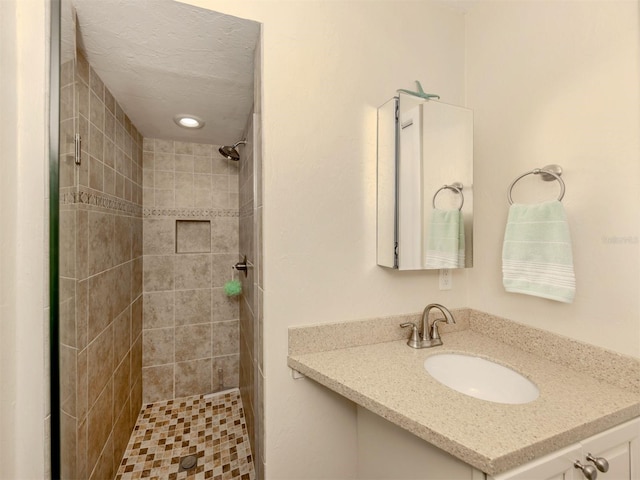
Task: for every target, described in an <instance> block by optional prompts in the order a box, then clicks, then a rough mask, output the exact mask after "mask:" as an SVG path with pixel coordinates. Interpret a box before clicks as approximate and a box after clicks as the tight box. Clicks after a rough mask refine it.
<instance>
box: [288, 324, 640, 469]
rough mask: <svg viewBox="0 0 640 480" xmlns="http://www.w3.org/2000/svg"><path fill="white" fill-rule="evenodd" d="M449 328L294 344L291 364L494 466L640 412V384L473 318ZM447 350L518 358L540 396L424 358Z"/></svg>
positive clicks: (509, 464) (513, 362) (477, 463)
mask: <svg viewBox="0 0 640 480" xmlns="http://www.w3.org/2000/svg"><path fill="white" fill-rule="evenodd" d="M299 328H300V331H301V330H303V329H304V327H299ZM311 328H313V327H311ZM525 328H526V327H525ZM442 331H443V333H442V339H443V342H444V345H442V346H440V347H435V348H427V349H419V350H417V349H412V348H410V347H408V346H407V344H406V340H393V341H386V342H381V343H374V344H368V345H356V346H346V347H345V346H340V347H339V348H335V349H327V350H324V351H311V352H302V351H295V350H296V349H295V348H294V349H293V350H294V351H290V355H289V357H288V364H289V366H290V367H291V368H293V369H294V370H297V371H299V372H300V373H302V374H304V375H306V376H307V377H309V378H311V379H313V380H315V381H316V382H318V383H320V384H322V385H324V386H325V387H327V388H329V389H331V390H334V391H335V392H337V393H339V394H341V395H343V396H344V397H346V398H348V399H350V400H351V401H353V402H355V403H356V404H358V405H361V406H362V407H364V408H367V409H368V410H370V411H372V412H374V413H376V414H378V415H380V416H381V417H383V418H385V419H387V420H389V421H391V422H392V423H394V424H396V425H398V426H400V427H402V428H404V429H405V430H408V431H410V432H412V433H413V434H415V435H417V436H418V437H420V438H422V439H424V440H426V441H427V442H429V443H431V444H432V445H435V446H436V447H438V448H440V449H442V450H444V451H446V452H448V453H450V454H451V455H454V456H455V457H457V458H459V459H461V460H463V461H464V462H466V463H468V464H470V465H472V466H474V467H475V468H477V469H479V470H481V471H483V472H485V473H488V474H490V475H495V474H498V473H501V472H503V471H506V470H509V469H511V468H514V467H516V466H519V465H522V464H524V463H526V462H528V461H531V460H533V459H535V458H538V457H540V456H542V455H545V454H547V453H550V452H553V451H555V450H559V449H561V448H563V447H566V446H568V445H570V444H572V443H575V442H578V441H580V440H582V439H584V438H586V437H589V436H591V435H593V434H596V433H598V432H601V431H603V430H606V429H607V428H610V427H613V426H615V425H618V424H620V423H622V422H624V421H626V420H629V419H631V418H634V417H637V416H640V395H639V394H638V392H637V390H636V389H635V388H622V387H621V386H620V385H619V383H618V385H617V386H616V385H613V384H610V383H605V381H603V380H602V379H598V378H596V377H594V376H592V375H590V374H588V373H586V372H584V371H580V369H579V368H578V369H574V368H569V367H568V366H565V365H562V364H561V363H557V362H554V361H550V360H548V359H547V358H546V357H545V356H543V355H536V354H533V353H530V352H527V351H525V350H523V349H520V348H518V347H517V346H514V345H509V344H508V343H503V342H501V341H497V340H495V339H493V338H492V337H490V336H487V335H484V334H482V333H479V332H478V331H476V330H473V329H472V328H466V329H463V330H459V331H450V332H449V333H444V329H442ZM404 333H406V332H404ZM545 335H546V334H545ZM290 338H291V335H290ZM589 348H592V347H589ZM445 352H456V353H463V354H470V355H477V356H481V357H485V358H488V359H491V360H494V361H497V362H498V363H502V364H504V365H506V366H509V367H511V368H512V369H514V370H516V371H518V372H520V373H521V374H523V375H524V376H526V377H528V378H529V379H530V380H532V381H533V382H534V383H535V384H536V385H537V386H538V388H539V390H540V396H539V397H538V398H537V399H536V400H534V401H533V402H530V403H526V404H519V405H511V404H500V403H493V402H488V401H484V400H479V399H476V398H472V397H469V396H467V395H464V394H462V393H458V392H456V391H455V390H452V389H450V388H448V387H446V386H444V385H442V384H441V383H439V382H438V381H437V380H435V379H434V378H432V377H431V376H430V375H429V374H428V373H427V372H426V371H425V370H424V367H423V364H424V360H425V359H426V358H427V357H428V356H430V355H437V354H440V353H445ZM550 357H553V355H550ZM627 364H628V363H627ZM630 365H631V366H630V371H631V373H632V374H633V373H637V371H636V365H635V364H634V362H633V361H631V363H630ZM618 373H620V374H623V375H625V374H628V373H629V371H625V372H618ZM614 374H615V372H614ZM601 376H602V375H601ZM612 383H615V382H612Z"/></svg>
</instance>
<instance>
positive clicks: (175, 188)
mask: <svg viewBox="0 0 640 480" xmlns="http://www.w3.org/2000/svg"><path fill="white" fill-rule="evenodd" d="M86 4H90V2H87V1H86V0H85V6H84V8H87V5H86ZM78 23H79V22H78V17H77V16H76V13H75V9H74V5H73V4H72V3H71V2H70V1H66V0H62V2H61V12H60V37H61V41H60V65H59V68H60V84H59V87H60V88H59V98H60V100H59V105H60V116H59V125H57V126H56V127H59V152H58V158H57V159H56V160H55V161H53V162H52V165H51V173H52V175H51V178H52V183H51V189H52V194H51V199H52V207H51V212H52V215H51V232H52V234H51V269H52V281H51V296H52V304H54V302H55V303H56V305H57V306H58V308H52V309H51V313H52V318H51V332H52V338H51V352H52V359H51V368H52V386H51V387H52V388H51V406H52V474H53V478H82V479H101V480H102V479H110V478H114V477H115V476H116V475H117V474H119V475H122V478H127V476H126V475H127V474H129V473H131V472H134V471H138V469H139V468H142V463H144V461H143V459H142V458H141V457H139V456H136V454H135V453H131V452H132V451H131V449H129V450H127V446H128V444H130V440H133V437H131V434H132V431H133V430H134V426H135V425H136V422H138V421H143V420H142V418H139V414H140V412H141V409H143V408H144V409H145V412H155V411H156V410H158V409H161V410H162V411H163V412H166V411H169V410H171V411H172V412H174V413H175V412H177V413H176V414H178V415H183V414H184V415H186V414H187V410H189V411H191V410H190V409H193V408H196V407H195V405H197V406H198V407H197V408H199V409H202V410H203V412H207V413H205V414H204V415H205V418H207V419H208V421H207V423H206V424H205V425H204V426H205V427H206V428H205V430H203V433H202V435H201V436H202V438H208V439H209V440H211V441H212V442H213V441H214V439H212V438H211V436H212V435H216V432H218V433H220V429H218V428H216V427H215V426H213V425H212V424H211V421H212V420H211V419H214V418H218V416H217V413H218V410H219V409H221V408H222V409H223V410H224V409H225V408H226V407H221V405H224V404H225V402H229V405H238V404H240V405H241V406H243V408H240V409H239V410H238V409H235V410H234V409H231V407H229V409H230V410H229V411H233V415H236V416H237V415H240V414H241V416H242V420H241V421H239V422H240V423H239V424H240V425H242V426H243V429H241V432H240V433H242V430H244V433H243V434H244V435H246V438H247V442H246V450H243V452H245V451H246V452H249V453H248V455H244V458H245V460H244V462H245V463H244V465H245V467H243V468H245V470H242V469H241V468H240V467H238V469H237V473H238V477H237V478H245V477H244V476H243V475H248V473H247V470H246V468H248V467H247V464H248V462H250V461H251V460H252V458H253V459H254V460H255V459H256V458H257V459H258V460H256V461H255V463H256V469H255V478H262V472H261V468H260V466H261V464H262V462H261V461H260V458H261V456H262V453H261V452H260V444H261V442H260V440H259V439H260V438H261V435H262V431H263V429H262V425H263V415H262V411H261V408H260V405H261V398H262V393H261V390H262V382H261V381H259V380H260V378H262V375H261V374H260V369H261V353H262V348H261V338H262V337H261V333H260V332H261V315H260V312H261V310H262V309H261V303H262V298H263V286H262V276H261V269H262V261H261V247H260V245H261V239H260V238H259V236H260V235H259V234H260V232H261V228H260V222H261V218H262V215H261V211H262V202H261V188H260V187H259V184H260V183H261V173H260V172H261V142H260V102H259V101H254V107H253V109H252V111H251V112H250V113H249V115H248V118H247V119H246V126H245V128H244V129H243V131H242V132H241V133H242V135H243V137H242V138H245V139H246V140H242V141H240V142H238V143H236V144H235V145H233V147H219V145H213V144H209V143H204V142H201V141H192V142H190V141H184V140H177V139H172V138H154V137H152V136H145V135H144V134H143V133H142V131H141V130H139V129H138V127H137V126H136V122H135V121H134V120H132V119H131V118H132V117H133V113H135V112H130V111H127V106H126V105H125V104H123V103H122V102H121V101H120V100H119V98H117V95H115V94H114V93H113V92H112V89H111V87H110V85H109V84H108V83H107V82H106V81H104V80H103V78H102V77H101V75H100V73H99V72H98V70H97V69H96V68H95V67H94V65H92V62H91V60H90V58H91V57H90V55H87V53H86V52H85V51H84V49H83V44H84V40H83V38H82V33H81V30H80V29H79V27H78ZM254 56H255V58H257V59H258V60H257V61H255V65H260V62H259V56H260V45H259V43H258V44H257V46H256V49H255V54H254ZM259 85H260V75H259V72H254V90H255V91H258V90H259ZM254 98H255V95H254ZM137 115H138V116H139V113H137ZM240 145H243V146H244V147H243V148H242V149H238V147H239V146H240ZM223 148H224V151H225V152H226V153H224V154H223V153H222V151H223ZM236 157H237V158H236ZM230 160H231V161H230ZM245 255H246V257H247V265H248V270H247V275H246V276H245V275H241V276H239V280H240V281H241V287H242V294H241V295H240V296H237V297H229V296H227V295H225V291H224V284H225V283H226V282H227V281H229V280H230V279H231V278H233V276H234V275H236V278H238V276H237V273H236V274H234V270H233V269H232V267H233V265H234V264H236V263H237V262H238V261H240V260H241V258H242V257H244V256H245ZM229 389H235V390H231V391H230V390H229ZM217 391H222V393H221V394H220V395H218V396H216V395H213V394H215V392H217ZM234 392H235V393H234ZM234 395H235V396H236V397H237V398H236V397H234ZM187 406H188V407H187ZM154 408H155V409H156V410H154ZM234 408H235V407H234ZM181 418H183V417H181ZM184 418H187V417H184ZM235 420H238V418H234V421H235ZM184 421H187V420H184ZM188 421H189V422H193V424H194V426H195V424H196V423H197V419H196V420H193V419H191V420H188ZM225 421H226V420H223V423H224V422H225ZM181 423H182V422H181ZM140 428H142V427H140V426H139V428H138V431H139V429H140ZM144 428H145V429H152V428H155V427H153V426H151V425H149V424H144ZM194 428H195V427H194ZM233 435H239V433H234V434H233ZM185 441H186V440H184V441H183V442H182V444H181V445H180V448H182V450H180V451H179V452H178V450H176V455H178V456H180V457H181V458H182V457H186V456H195V457H194V458H195V459H196V460H195V462H194V464H193V465H191V466H189V465H187V463H189V462H187V463H185V465H182V464H180V467H183V466H188V467H189V468H199V469H200V471H206V472H210V471H211V472H213V470H203V469H204V468H208V467H205V466H204V464H203V463H202V462H203V461H204V459H205V458H206V459H209V460H210V459H213V458H214V456H215V455H216V454H215V453H214V452H213V450H212V448H213V447H212V446H211V442H209V443H207V442H199V441H198V439H197V438H194V439H193V442H192V443H191V444H189V445H184V442H185ZM135 443H136V442H132V443H131V445H129V446H130V447H131V446H132V445H133V444H135ZM178 443H179V442H176V448H178ZM214 443H215V442H214ZM192 449H195V450H194V452H195V453H191V454H185V455H183V453H185V452H187V453H188V452H190V451H191V450H192ZM138 453H139V452H138ZM218 455H219V454H218ZM247 458H248V459H247ZM141 462H142V463H141ZM198 462H200V463H198ZM171 468H172V467H171ZM220 468H222V467H220ZM225 468H231V466H230V464H227V466H226V467H225ZM126 469H129V470H128V472H127V471H126ZM234 471H235V470H234ZM252 472H253V471H252ZM252 474H253V473H252ZM251 478H254V477H251Z"/></svg>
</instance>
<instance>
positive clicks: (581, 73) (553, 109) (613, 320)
mask: <svg viewBox="0 0 640 480" xmlns="http://www.w3.org/2000/svg"><path fill="white" fill-rule="evenodd" d="M639 45H640V30H639V12H638V2H636V1H628V2H619V1H606V2H593V1H589V2H580V1H576V2H563V1H551V2H539V1H519V2H476V3H474V4H473V6H472V7H471V8H470V10H469V12H468V14H467V62H468V63H467V95H468V97H467V104H468V106H469V107H470V108H472V109H474V112H475V136H476V141H475V174H476V177H475V178H476V179H475V183H476V185H477V188H476V190H475V191H476V192H477V194H476V204H475V220H476V231H475V252H476V256H475V259H476V260H475V264H474V268H473V269H472V270H470V271H469V306H470V307H474V308H478V309H480V310H484V311H488V312H491V313H494V314H498V315H502V316H505V317H507V318H511V319H513V320H517V321H520V322H523V323H526V324H529V325H532V326H537V327H540V328H543V329H545V330H550V331H553V332H556V333H559V334H563V335H567V336H569V337H572V338H575V339H578V340H582V341H585V342H588V343H592V344H596V345H600V346H603V347H606V348H609V349H612V350H615V351H618V352H622V353H627V354H631V355H635V356H640V307H639V305H640V304H639V298H640V275H639V273H638V272H639V270H640V269H639V266H640V264H639V259H640V258H639V251H640V243H639V236H640V215H639V214H638V211H639V210H638V209H639V207H638V206H639V205H640V202H639V200H640V158H639V157H640V140H639V138H640V134H639V132H640V109H639V104H640V99H639V98H638V93H639V87H638V85H640V75H639V73H640V68H639V62H640V46H639ZM549 163H558V164H561V165H562V167H563V168H564V175H563V178H564V181H565V183H566V187H567V192H566V195H565V198H564V200H563V204H564V205H565V208H566V210H567V215H568V218H569V223H570V228H571V235H572V240H573V253H574V264H575V274H576V283H577V289H576V298H575V301H574V303H573V304H571V305H566V304H561V303H558V302H553V301H550V300H544V299H540V298H536V297H530V296H527V295H519V294H512V293H505V292H504V289H503V287H502V274H501V260H500V258H501V243H502V238H503V234H504V225H505V221H506V216H507V209H508V204H507V201H506V191H507V188H508V186H509V184H510V183H511V181H512V180H513V179H514V178H515V177H516V176H518V175H519V174H521V173H524V172H526V171H529V170H531V169H533V168H535V167H541V166H543V165H546V164H549ZM528 178H529V179H531V180H529V181H524V180H523V181H522V182H520V183H519V184H518V186H517V188H516V189H515V190H514V198H515V197H516V195H520V198H523V195H527V194H528V193H529V192H532V191H534V190H535V191H536V192H539V194H540V197H541V198H545V199H550V198H553V197H554V196H555V195H557V192H558V187H557V185H554V184H555V182H553V183H554V184H551V185H546V184H545V183H546V182H542V181H541V180H539V179H538V178H533V176H530V177H528ZM543 184H544V185H543Z"/></svg>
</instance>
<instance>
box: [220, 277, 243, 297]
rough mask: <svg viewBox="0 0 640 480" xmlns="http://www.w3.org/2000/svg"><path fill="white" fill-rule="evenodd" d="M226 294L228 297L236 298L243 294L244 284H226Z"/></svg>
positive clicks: (233, 282) (238, 281)
mask: <svg viewBox="0 0 640 480" xmlns="http://www.w3.org/2000/svg"><path fill="white" fill-rule="evenodd" d="M224 293H226V294H227V296H228V297H235V296H237V295H240V294H241V293H242V284H241V283H240V280H231V281H230V282H227V283H225V284H224Z"/></svg>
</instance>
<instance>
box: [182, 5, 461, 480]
mask: <svg viewBox="0 0 640 480" xmlns="http://www.w3.org/2000/svg"><path fill="white" fill-rule="evenodd" d="M189 3H192V4H200V6H206V7H209V8H211V9H213V10H217V11H220V12H222V13H226V14H231V15H237V16H240V17H244V18H248V19H251V20H257V21H259V22H262V23H263V35H264V37H263V40H264V43H263V52H264V57H263V68H264V70H263V94H264V96H263V122H264V124H263V139H264V192H265V194H264V242H265V249H264V252H265V267H264V268H265V292H266V293H265V305H264V308H265V320H264V322H265V323H264V331H265V333H264V338H265V340H264V341H265V359H264V361H265V369H266V371H265V377H266V398H265V415H266V435H267V438H266V463H267V464H266V472H267V478H268V479H270V480H275V479H285V478H289V479H296V480H301V479H311V478H318V479H319V478H326V479H334V480H336V479H342V478H354V477H355V476H356V436H355V434H356V431H355V429H356V417H355V409H354V407H353V405H352V404H350V403H349V402H346V401H344V400H342V399H340V398H339V397H338V396H336V395H333V394H331V393H330V392H328V391H327V390H326V389H324V388H322V387H318V386H317V385H315V384H314V383H313V382H310V381H306V380H298V381H294V380H292V379H291V377H290V376H289V370H288V368H287V366H286V355H287V328H288V327H289V326H290V325H301V324H310V323H318V322H327V321H335V320H350V319H357V318H363V317H371V316H376V315H384V314H387V313H401V312H415V311H418V310H421V309H422V308H424V306H425V305H426V304H427V303H429V302H431V301H442V302H444V303H446V304H448V305H451V306H452V307H456V306H462V305H465V303H466V301H465V298H464V291H465V290H464V288H463V286H464V285H463V284H464V282H463V280H464V279H463V275H456V277H455V278H454V286H455V288H454V290H453V291H451V292H439V291H438V290H437V274H436V273H435V272H429V273H419V272H418V273H416V272H413V273H398V272H392V271H388V270H384V269H382V268H380V267H377V266H376V265H375V258H376V254H375V168H376V108H377V106H379V105H381V104H382V103H383V102H385V101H386V100H388V99H389V98H391V97H392V96H393V95H394V93H395V91H396V89H398V88H413V87H414V85H415V84H414V81H415V80H420V81H421V83H422V86H423V87H424V88H425V90H427V91H430V92H434V93H438V94H440V95H441V97H442V99H443V100H444V101H447V102H451V103H458V104H460V103H464V30H463V29H464V17H463V15H462V14H461V13H460V12H456V11H453V10H449V9H444V8H439V7H437V6H435V5H433V4H432V3H429V2H423V3H420V2H401V1H400V2H314V1H300V2H226V1H223V2H219V1H209V0H200V1H190V2H189Z"/></svg>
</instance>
